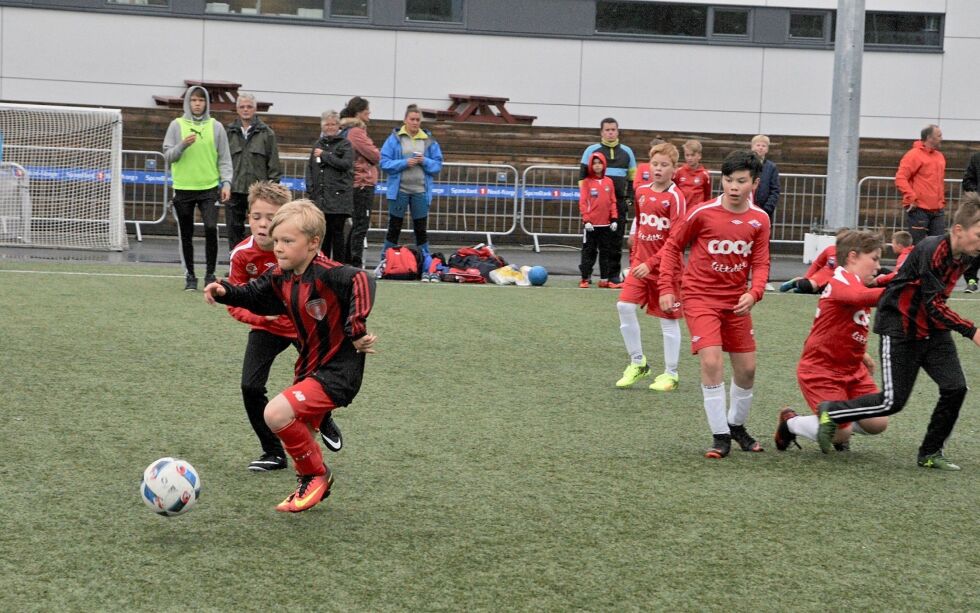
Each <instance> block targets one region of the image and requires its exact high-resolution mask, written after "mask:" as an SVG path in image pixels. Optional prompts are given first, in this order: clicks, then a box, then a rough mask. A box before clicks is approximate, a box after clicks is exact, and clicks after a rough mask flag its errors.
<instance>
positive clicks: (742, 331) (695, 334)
mask: <svg viewBox="0 0 980 613" xmlns="http://www.w3.org/2000/svg"><path fill="white" fill-rule="evenodd" d="M684 319H685V320H686V321H687V329H688V331H689V332H690V333H691V353H697V352H698V351H701V350H702V349H704V348H705V347H717V346H719V345H720V346H721V349H722V351H726V352H728V353H749V352H751V351H755V336H754V334H755V333H754V331H753V330H752V316H751V315H736V314H734V313H733V312H732V309H719V308H716V307H709V306H705V305H704V304H703V303H700V302H691V301H690V300H689V301H687V302H686V303H685V304H684Z"/></svg>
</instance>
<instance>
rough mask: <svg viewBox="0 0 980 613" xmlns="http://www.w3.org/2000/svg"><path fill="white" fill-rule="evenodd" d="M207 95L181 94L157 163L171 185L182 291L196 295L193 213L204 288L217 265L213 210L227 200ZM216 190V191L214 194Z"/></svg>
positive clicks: (222, 145)
mask: <svg viewBox="0 0 980 613" xmlns="http://www.w3.org/2000/svg"><path fill="white" fill-rule="evenodd" d="M209 109H210V100H209V98H208V90H206V89H204V88H203V87H200V86H197V85H195V86H193V87H189V88H188V89H187V93H186V94H184V114H183V115H182V116H181V117H178V118H177V119H174V120H173V121H171V122H170V126H169V127H168V128H167V134H166V135H165V136H164V137H163V157H164V159H166V160H167V163H168V164H170V173H171V175H172V176H173V182H174V197H173V205H174V214H175V216H176V217H177V234H178V235H179V236H180V256H181V260H182V261H183V264H184V269H185V270H186V273H187V274H186V277H185V278H184V290H185V291H194V290H196V289H197V275H196V274H195V272H194V209H195V208H197V209H199V210H200V211H201V221H203V222H204V256H205V262H206V263H205V268H204V283H205V285H207V284H208V283H212V282H214V280H215V277H214V269H215V266H216V265H217V262H218V207H217V204H216V202H215V201H216V200H221V202H228V199H229V198H231V174H232V164H231V152H230V150H229V149H228V134H227V133H226V132H225V129H224V126H222V125H221V124H220V123H219V122H217V121H216V120H215V119H214V118H212V117H211V114H210V112H209ZM219 187H220V191H219Z"/></svg>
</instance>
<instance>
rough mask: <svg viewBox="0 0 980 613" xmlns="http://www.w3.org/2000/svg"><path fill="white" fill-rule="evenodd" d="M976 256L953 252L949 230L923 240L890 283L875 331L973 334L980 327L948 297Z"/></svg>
mask: <svg viewBox="0 0 980 613" xmlns="http://www.w3.org/2000/svg"><path fill="white" fill-rule="evenodd" d="M972 261H973V258H970V257H967V256H963V257H960V258H956V257H954V256H953V247H952V244H951V243H950V240H949V234H946V235H944V236H930V237H927V238H925V239H923V240H922V242H920V243H919V244H918V245H916V246H915V249H913V250H912V252H911V253H910V254H909V256H908V259H906V260H905V263H904V264H902V267H901V268H900V269H899V270H898V274H897V275H896V276H895V278H894V279H893V280H892V282H891V283H889V284H888V287H887V289H885V293H884V294H883V295H882V297H881V302H879V303H878V313H877V316H876V317H875V332H876V333H878V334H880V335H883V336H897V337H904V338H908V339H923V338H928V337H929V336H930V335H931V334H935V333H936V332H940V331H944V330H953V331H955V332H959V333H960V334H962V335H963V336H965V337H967V338H973V336H974V335H975V334H976V332H977V327H976V325H974V323H973V322H972V321H970V320H968V319H964V318H962V317H960V316H959V315H958V314H957V313H956V312H955V311H953V309H951V308H949V305H947V304H946V300H947V299H948V298H949V295H950V294H951V293H952V292H953V288H954V287H956V281H957V280H959V278H960V277H961V276H963V271H964V270H966V269H967V268H968V267H969V265H970V263H971V262H972Z"/></svg>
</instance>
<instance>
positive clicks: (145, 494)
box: [140, 458, 201, 517]
mask: <svg viewBox="0 0 980 613" xmlns="http://www.w3.org/2000/svg"><path fill="white" fill-rule="evenodd" d="M200 496H201V477H200V475H199V474H198V473H197V469H195V468H194V467H193V466H191V464H190V462H187V461H185V460H178V459H177V458H160V459H159V460H157V461H156V462H153V463H152V464H150V465H149V466H147V467H146V470H144V471H143V481H142V482H140V498H142V499H143V502H144V503H145V504H146V506H148V507H150V508H151V509H153V512H154V513H157V514H159V515H166V516H168V517H169V516H171V515H180V514H182V513H186V512H188V511H190V510H191V509H192V508H193V507H194V505H195V504H196V503H197V499H198V498H200Z"/></svg>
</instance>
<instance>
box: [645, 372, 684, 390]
mask: <svg viewBox="0 0 980 613" xmlns="http://www.w3.org/2000/svg"><path fill="white" fill-rule="evenodd" d="M680 380H681V379H680V377H679V376H678V375H672V374H670V373H666V372H665V373H663V374H660V375H657V378H656V379H654V380H653V383H651V384H650V389H652V390H653V391H655V392H672V391H674V390H675V389H677V385H678V383H680Z"/></svg>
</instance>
